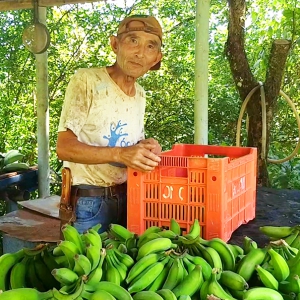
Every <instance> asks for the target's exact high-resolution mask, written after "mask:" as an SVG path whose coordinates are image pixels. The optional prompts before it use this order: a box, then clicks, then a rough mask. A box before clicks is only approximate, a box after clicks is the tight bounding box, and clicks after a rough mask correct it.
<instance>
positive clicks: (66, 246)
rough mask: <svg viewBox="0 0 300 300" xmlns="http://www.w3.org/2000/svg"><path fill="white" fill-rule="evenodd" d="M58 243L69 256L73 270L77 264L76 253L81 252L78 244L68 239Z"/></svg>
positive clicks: (70, 266)
mask: <svg viewBox="0 0 300 300" xmlns="http://www.w3.org/2000/svg"><path fill="white" fill-rule="evenodd" d="M57 245H58V247H59V248H60V249H61V250H62V252H63V253H64V255H65V256H66V257H67V259H68V263H69V268H70V269H72V270H73V269H74V265H75V261H74V257H75V255H76V254H79V253H80V250H79V249H78V247H77V245H75V244H74V243H73V242H70V241H67V240H63V241H60V242H58V244H57Z"/></svg>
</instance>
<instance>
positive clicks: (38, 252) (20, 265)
mask: <svg viewBox="0 0 300 300" xmlns="http://www.w3.org/2000/svg"><path fill="white" fill-rule="evenodd" d="M56 266H57V264H56V261H55V260H54V257H53V255H52V253H51V251H50V249H49V246H48V245H47V244H40V245H38V246H36V247H35V248H33V249H29V248H24V249H21V250H19V251H17V252H15V253H5V254H3V255H2V256H1V257H0V290H2V291H3V293H2V294H0V299H16V300H17V299H24V298H25V297H28V299H32V300H34V299H49V298H51V297H52V288H53V287H59V282H58V281H56V280H55V278H54V277H53V276H52V275H51V270H52V269H53V268H55V267H56ZM22 295H23V296H22ZM21 296H22V297H21ZM9 297H10V298H9Z"/></svg>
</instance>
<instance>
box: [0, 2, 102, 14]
mask: <svg viewBox="0 0 300 300" xmlns="http://www.w3.org/2000/svg"><path fill="white" fill-rule="evenodd" d="M92 2H100V1H99V0H98V1H95V0H39V1H38V5H39V6H40V7H51V6H60V5H65V4H78V3H92ZM31 8H33V1H32V0H0V11H7V10H19V9H31Z"/></svg>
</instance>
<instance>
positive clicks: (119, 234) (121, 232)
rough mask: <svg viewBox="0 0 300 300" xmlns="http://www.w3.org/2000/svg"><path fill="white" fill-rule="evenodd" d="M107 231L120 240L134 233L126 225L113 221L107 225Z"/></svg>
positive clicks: (130, 236)
mask: <svg viewBox="0 0 300 300" xmlns="http://www.w3.org/2000/svg"><path fill="white" fill-rule="evenodd" d="M108 233H109V234H110V235H112V236H113V237H114V238H116V239H117V240H119V241H121V242H125V241H126V240H128V239H130V238H132V237H133V236H134V233H133V232H131V231H130V230H128V229H127V228H126V227H124V226H122V225H119V224H113V223H112V224H110V225H109V227H108Z"/></svg>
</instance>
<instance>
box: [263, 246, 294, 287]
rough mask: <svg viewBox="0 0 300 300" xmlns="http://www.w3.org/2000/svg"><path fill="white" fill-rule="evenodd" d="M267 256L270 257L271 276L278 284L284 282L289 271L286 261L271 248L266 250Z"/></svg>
mask: <svg viewBox="0 0 300 300" xmlns="http://www.w3.org/2000/svg"><path fill="white" fill-rule="evenodd" d="M268 254H269V255H270V256H271V263H272V267H273V272H272V274H273V275H274V277H275V278H276V279H277V280H278V281H279V282H280V281H283V280H285V279H286V278H287V277H288V276H289V275H290V269H289V266H288V264H287V262H286V260H285V259H284V258H283V257H282V256H281V255H280V254H279V253H277V252H276V251H275V250H274V249H273V248H270V249H268Z"/></svg>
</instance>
